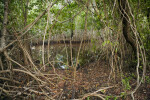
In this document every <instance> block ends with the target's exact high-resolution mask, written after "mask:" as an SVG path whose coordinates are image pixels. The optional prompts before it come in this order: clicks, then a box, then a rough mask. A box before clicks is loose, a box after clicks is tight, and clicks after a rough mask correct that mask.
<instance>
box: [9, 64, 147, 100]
mask: <svg viewBox="0 0 150 100" xmlns="http://www.w3.org/2000/svg"><path fill="white" fill-rule="evenodd" d="M115 70H116V71H115V72H113V71H112V69H111V68H110V67H109V66H108V63H106V62H105V61H96V62H92V63H89V64H86V65H85V66H84V67H81V68H79V70H77V71H76V73H74V71H73V69H71V68H70V69H66V70H64V69H55V71H54V70H53V69H51V68H49V70H48V69H47V70H46V71H44V72H42V73H43V74H44V75H45V78H43V77H41V76H39V78H40V79H41V80H43V81H45V82H46V81H50V82H49V83H51V84H45V85H44V86H39V84H38V83H36V81H33V79H32V78H30V79H28V75H25V74H22V73H16V74H15V75H17V76H16V80H20V81H21V82H22V86H19V87H18V88H21V87H22V88H21V89H19V90H15V91H23V92H20V93H23V95H21V96H22V97H23V98H24V97H27V96H25V95H26V94H27V93H29V94H32V95H33V94H34V95H35V96H34V99H33V98H32V97H29V98H25V100H49V98H47V97H46V96H45V95H42V94H40V93H41V92H40V93H37V92H35V91H41V87H42V90H44V91H45V92H46V93H47V94H48V96H50V97H52V98H54V99H56V100H73V99H72V98H75V99H79V100H81V99H82V100H102V99H100V98H99V97H98V96H101V97H103V98H105V99H106V100H132V98H131V96H130V95H125V92H128V91H131V90H133V89H134V88H135V86H136V77H135V76H136V73H131V72H126V73H123V75H124V76H123V77H122V78H121V77H120V76H121V74H120V72H119V71H118V72H117V70H118V69H117V68H116V69H115ZM47 79H48V80H47ZM27 81H28V82H27ZM29 84H32V85H31V86H30V85H29ZM23 87H29V88H31V90H32V89H33V90H34V91H30V90H29V89H24V88H23ZM16 89H17V88H16ZM28 91H30V92H28ZM17 95H18V93H17ZM134 97H135V100H150V73H149V72H147V75H146V81H145V83H142V85H141V86H140V87H139V89H138V90H137V91H136V92H135V94H134ZM15 98H16V99H17V100H20V99H19V98H20V97H19V95H18V97H15ZM6 100H7V99H6ZM8 100H9V99H8ZM10 100H11V99H10Z"/></svg>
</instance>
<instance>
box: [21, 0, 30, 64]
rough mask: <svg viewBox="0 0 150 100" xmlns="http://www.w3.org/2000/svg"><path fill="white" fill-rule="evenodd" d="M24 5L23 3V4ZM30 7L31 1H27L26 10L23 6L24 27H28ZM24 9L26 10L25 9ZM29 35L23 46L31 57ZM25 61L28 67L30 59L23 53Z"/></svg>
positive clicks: (25, 37)
mask: <svg viewBox="0 0 150 100" xmlns="http://www.w3.org/2000/svg"><path fill="white" fill-rule="evenodd" d="M22 3H23V2H22ZM28 5H29V0H27V1H26V4H25V8H24V7H23V5H22V11H23V15H24V27H25V26H26V25H27V16H28ZM23 8H24V9H23ZM28 37H29V36H28V34H26V35H25V36H24V37H23V39H24V41H23V45H24V48H25V49H26V50H27V52H28V53H29V54H30V55H31V50H30V43H29V41H28V40H27V39H28ZM23 59H24V64H25V65H28V64H29V61H28V58H27V56H26V53H25V52H24V51H23Z"/></svg>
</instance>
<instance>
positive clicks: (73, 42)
mask: <svg viewBox="0 0 150 100" xmlns="http://www.w3.org/2000/svg"><path fill="white" fill-rule="evenodd" d="M70 42H71V43H72V44H80V43H81V42H82V43H89V42H91V40H83V41H79V40H78V41H74V40H72V41H71V40H59V41H55V40H51V41H50V45H55V44H70ZM36 45H43V41H39V42H33V43H32V46H36ZM44 45H48V41H45V42H44Z"/></svg>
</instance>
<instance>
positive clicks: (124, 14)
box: [118, 0, 136, 54]
mask: <svg viewBox="0 0 150 100" xmlns="http://www.w3.org/2000/svg"><path fill="white" fill-rule="evenodd" d="M118 3H119V9H120V12H121V18H122V26H123V29H122V30H123V35H124V37H125V40H126V42H127V43H129V44H130V45H131V47H132V49H133V51H134V54H136V43H135V40H134V39H133V38H132V35H131V31H130V23H129V22H128V21H129V18H128V17H129V9H128V7H127V1H126V0H118Z"/></svg>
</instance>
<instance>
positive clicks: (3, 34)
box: [0, 0, 8, 70]
mask: <svg viewBox="0 0 150 100" xmlns="http://www.w3.org/2000/svg"><path fill="white" fill-rule="evenodd" d="M4 5H5V6H4V19H3V26H2V30H1V39H0V40H1V45H0V49H3V48H4V47H5V46H6V34H7V22H8V0H5V4H4ZM2 58H3V59H2ZM4 59H5V58H4V54H0V66H1V69H2V70H3V69H4V68H3V67H4V66H3V62H4V61H5V60H4Z"/></svg>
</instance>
